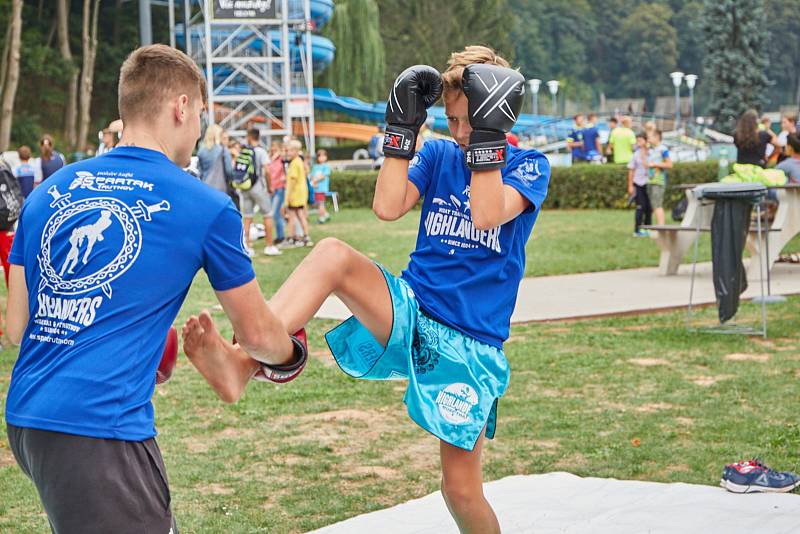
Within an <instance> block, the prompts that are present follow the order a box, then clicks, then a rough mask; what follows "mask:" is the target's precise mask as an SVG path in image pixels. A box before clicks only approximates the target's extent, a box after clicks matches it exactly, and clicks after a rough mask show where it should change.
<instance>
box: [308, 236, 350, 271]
mask: <svg viewBox="0 0 800 534" xmlns="http://www.w3.org/2000/svg"><path fill="white" fill-rule="evenodd" d="M351 251H352V249H351V248H350V247H349V246H348V245H347V244H346V243H345V242H344V241H342V240H340V239H336V238H335V237H326V238H324V239H322V240H320V241H319V242H317V244H316V245H315V246H314V250H313V251H312V252H313V254H314V255H315V256H317V257H319V258H320V259H322V260H323V261H324V262H325V265H328V266H330V267H332V268H335V269H336V270H337V271H339V272H341V271H343V270H345V269H346V268H347V262H348V259H349V257H350V252H351Z"/></svg>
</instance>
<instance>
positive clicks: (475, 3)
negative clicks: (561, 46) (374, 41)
mask: <svg viewBox="0 0 800 534" xmlns="http://www.w3.org/2000/svg"><path fill="white" fill-rule="evenodd" d="M337 6H338V4H337ZM379 6H380V8H381V20H380V31H381V37H382V38H383V43H384V48H385V49H386V50H387V54H386V78H385V80H384V82H383V84H382V86H381V95H382V98H386V96H385V95H386V94H388V88H389V86H390V85H391V83H392V82H393V81H394V79H395V77H396V76H397V75H398V74H400V72H402V71H403V69H405V68H406V67H409V66H411V65H416V64H419V63H424V64H427V65H431V66H433V67H436V68H438V69H439V70H443V69H444V68H445V67H446V65H447V60H448V58H449V57H450V53H451V52H454V51H458V50H461V49H463V48H464V47H465V46H467V45H475V44H480V45H485V46H489V47H491V48H493V49H494V50H495V51H497V52H498V53H499V54H500V55H502V56H503V57H505V58H506V59H508V60H509V61H511V60H512V59H513V58H514V47H513V44H512V42H511V39H510V34H511V30H512V29H513V27H514V20H515V19H516V16H517V14H516V13H513V12H512V11H511V10H510V9H509V6H508V3H507V1H506V0H448V1H447V2H431V1H430V0H379ZM337 9H338V8H337ZM498 28H504V29H505V31H498Z"/></svg>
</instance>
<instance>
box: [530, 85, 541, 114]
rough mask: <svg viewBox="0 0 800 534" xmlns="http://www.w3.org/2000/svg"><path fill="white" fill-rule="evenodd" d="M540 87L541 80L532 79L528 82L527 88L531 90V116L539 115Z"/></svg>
mask: <svg viewBox="0 0 800 534" xmlns="http://www.w3.org/2000/svg"><path fill="white" fill-rule="evenodd" d="M541 85H542V80H539V79H537V78H534V79H532V80H528V86H530V88H531V104H532V105H531V112H532V113H533V115H538V114H539V87H541Z"/></svg>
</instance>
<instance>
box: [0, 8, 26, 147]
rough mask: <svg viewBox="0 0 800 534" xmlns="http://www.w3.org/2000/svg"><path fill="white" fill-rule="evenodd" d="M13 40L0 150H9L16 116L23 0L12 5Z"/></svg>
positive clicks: (0, 112)
mask: <svg viewBox="0 0 800 534" xmlns="http://www.w3.org/2000/svg"><path fill="white" fill-rule="evenodd" d="M10 26H11V28H10V30H11V42H10V43H9V47H8V63H7V69H8V70H7V73H6V77H5V84H4V85H3V100H2V109H0V151H3V150H7V149H8V145H9V143H10V142H11V123H12V119H13V118H14V98H15V97H16V96H17V83H18V82H19V49H20V42H21V40H22V0H14V1H13V3H12V5H11V22H10Z"/></svg>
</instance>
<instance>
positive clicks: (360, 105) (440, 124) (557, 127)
mask: <svg viewBox="0 0 800 534" xmlns="http://www.w3.org/2000/svg"><path fill="white" fill-rule="evenodd" d="M314 108H315V109H325V110H330V111H336V112H338V113H343V114H345V115H348V116H350V117H353V118H356V119H358V120H360V121H363V122H366V123H372V124H381V123H383V122H384V113H385V111H386V102H375V103H372V104H370V103H367V102H363V101H361V100H359V99H357V98H351V97H347V96H338V95H337V94H336V93H334V92H333V91H332V90H331V89H325V88H316V89H314ZM428 117H429V118H433V127H434V129H436V130H442V131H446V130H447V117H446V116H445V113H444V107H442V106H434V107H432V108H430V109H429V110H428ZM542 129H546V130H547V131H548V133H549V132H553V133H554V134H555V135H558V136H560V137H566V135H567V134H568V133H569V131H570V130H571V129H572V120H570V119H562V118H560V117H551V116H548V115H531V114H527V113H526V114H523V115H520V117H519V119H518V120H517V123H516V124H515V125H514V128H513V130H512V131H514V132H515V133H526V132H529V131H531V130H534V131H535V130H542Z"/></svg>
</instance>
